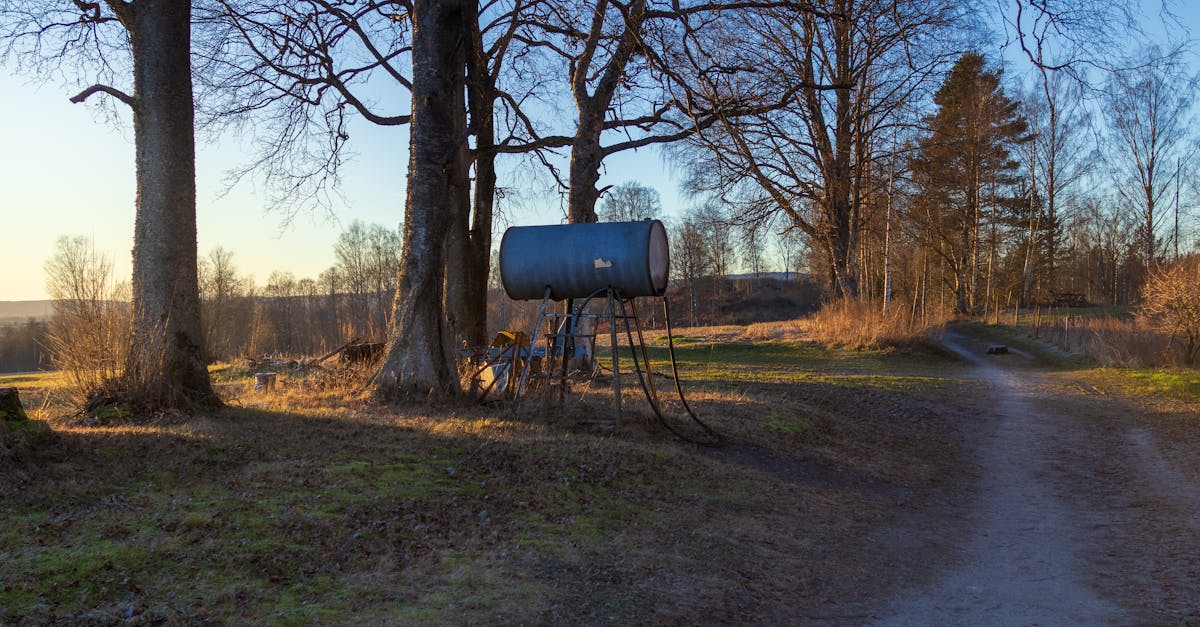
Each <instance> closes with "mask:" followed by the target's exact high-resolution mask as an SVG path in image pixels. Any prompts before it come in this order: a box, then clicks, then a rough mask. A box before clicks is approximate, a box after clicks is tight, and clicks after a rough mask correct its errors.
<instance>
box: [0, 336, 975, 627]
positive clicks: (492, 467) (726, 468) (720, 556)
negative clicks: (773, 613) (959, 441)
mask: <svg viewBox="0 0 1200 627" xmlns="http://www.w3.org/2000/svg"><path fill="white" fill-rule="evenodd" d="M683 344H684V345H683V346H681V347H679V358H680V367H681V377H682V378H683V380H684V382H685V384H686V385H687V387H688V391H689V393H691V394H698V395H700V396H701V397H702V399H703V400H699V401H695V403H694V404H695V407H696V410H697V411H698V412H699V413H700V414H701V415H702V416H704V417H705V418H706V419H707V420H709V421H710V422H711V423H712V424H713V425H714V426H715V427H716V428H717V429H718V430H721V431H722V432H723V433H725V434H727V435H729V436H731V438H732V439H734V440H735V441H736V442H737V446H741V447H746V449H747V450H752V451H764V452H763V453H761V455H765V456H767V458H766V459H765V460H760V461H759V462H756V463H750V462H747V461H745V460H743V459H742V458H740V457H736V456H735V457H733V458H731V459H725V458H720V457H710V454H709V453H708V452H704V451H700V450H698V449H697V448H696V447H694V446H691V445H687V444H683V443H680V442H678V441H676V440H674V439H671V438H670V437H669V436H667V435H665V434H664V433H662V432H661V431H660V430H657V429H652V428H647V427H645V426H643V423H642V422H641V421H640V418H638V417H637V414H638V412H641V413H643V414H644V413H645V410H644V407H642V406H641V405H640V404H638V403H634V402H631V403H630V410H629V411H630V417H629V420H628V425H627V427H626V428H624V429H622V430H620V431H618V432H616V433H611V432H597V431H592V430H588V429H584V428H578V427H576V426H574V425H573V424H571V423H570V422H569V421H564V420H560V419H559V418H558V417H557V416H556V414H555V413H554V411H553V410H551V411H548V412H546V413H544V414H542V415H539V416H537V417H536V418H529V417H525V418H524V419H523V420H514V419H512V418H511V417H510V416H508V415H507V414H506V413H504V410H503V409H500V410H497V409H494V408H493V409H487V408H484V409H480V408H470V407H464V406H452V407H439V406H429V405H418V406H411V407H409V406H405V407H377V406H371V405H363V404H361V402H357V401H346V402H341V403H339V402H338V400H337V399H327V398H312V399H305V398H302V397H292V396H288V395H286V394H283V393H280V394H279V395H277V396H270V395H264V396H259V397H256V401H255V402H256V404H259V407H258V408H255V409H244V408H238V407H231V408H227V409H224V410H222V411H220V412H218V413H217V414H214V415H209V416H200V417H197V418H194V419H193V420H191V421H190V422H187V423H184V424H176V425H166V426H136V425H134V426H125V427H106V428H97V429H86V428H79V427H70V426H67V425H66V423H56V424H55V427H56V432H57V434H58V438H57V442H56V443H55V444H54V445H53V446H49V447H45V450H42V451H41V452H40V454H34V455H32V456H30V457H29V458H28V459H24V460H22V461H21V465H20V468H21V469H22V472H23V473H24V476H25V477H26V478H25V479H23V480H22V482H21V483H20V484H13V483H3V482H0V563H2V564H3V565H4V566H3V568H0V623H9V622H18V623H19V622H33V623H48V622H56V621H60V622H69V623H111V622H116V621H121V620H125V619H126V617H132V618H133V619H135V620H141V621H144V622H167V623H183V622H201V621H214V622H218V623H220V622H234V623H237V622H254V623H269V624H297V623H305V624H309V623H330V622H332V623H345V622H365V623H406V624H407V623H425V624H445V623H448V622H451V623H453V622H499V623H519V622H579V623H594V622H639V621H641V622H682V621H685V620H688V619H689V618H690V619H694V617H695V616H705V617H706V619H711V620H713V621H714V622H722V621H724V622H741V621H744V620H745V619H746V617H747V616H748V614H746V613H745V612H746V611H748V610H746V609H745V608H742V607H740V606H738V605H737V604H735V603H732V602H730V601H729V599H733V598H742V597H743V596H744V595H746V594H747V592H746V591H747V590H749V591H750V594H751V597H752V598H763V599H768V600H769V603H767V604H768V605H770V604H775V606H776V607H784V606H790V605H791V604H795V605H796V606H797V607H799V606H803V605H805V604H811V603H816V602H819V599H820V598H822V596H821V595H825V594H827V593H828V591H829V590H831V589H842V588H837V586H840V585H843V584H844V585H845V588H844V589H845V590H854V589H856V586H858V585H859V583H858V582H857V581H850V580H847V581H845V582H834V581H832V580H830V581H823V582H822V583H821V585H820V586H816V585H811V584H810V583H808V582H810V581H812V580H813V578H820V577H829V576H830V575H829V574H828V573H829V572H830V566H831V565H832V564H835V563H836V564H838V565H839V567H840V566H841V565H844V564H850V565H851V566H850V571H853V569H854V568H856V566H854V565H855V564H858V563H859V562H858V561H861V562H862V563H861V564H860V565H859V566H861V567H862V568H867V566H868V562H869V561H870V560H871V559H873V558H872V557H871V556H863V555H862V554H861V551H860V550H859V549H860V546H861V537H862V534H864V533H866V528H865V527H864V526H863V525H864V524H865V523H863V522H862V521H865V520H883V519H884V518H883V517H885V516H886V515H888V512H889V511H890V510H889V507H888V503H887V502H884V501H880V502H879V503H878V504H871V503H867V504H864V497H863V495H862V494H861V493H859V492H858V490H857V489H855V488H854V487H853V486H850V485H843V484H833V485H826V484H824V483H822V482H821V481H819V480H814V479H810V478H808V477H807V475H802V474H798V475H796V476H795V477H793V478H792V479H789V480H785V479H783V478H781V476H780V475H779V472H780V471H779V468H780V467H782V468H785V469H786V468H789V467H790V466H789V464H791V463H793V462H792V461H790V460H794V459H796V458H803V459H804V460H805V462H804V463H806V464H813V465H816V466H819V467H822V468H837V469H839V473H840V472H842V471H845V472H846V473H851V474H853V475H854V476H861V477H865V478H866V479H867V480H871V481H878V482H888V483H889V485H890V483H893V482H900V483H903V482H905V481H911V482H912V484H913V485H917V486H924V485H929V484H930V482H929V473H931V472H935V470H936V469H935V468H933V467H931V466H929V465H923V464H913V463H912V459H915V458H921V457H924V456H929V457H930V458H933V459H937V460H939V461H938V463H946V464H949V463H952V462H953V460H954V459H955V457H954V455H953V454H952V453H950V452H947V450H946V449H945V445H944V444H943V443H940V442H939V440H938V435H937V434H936V433H935V432H933V431H932V430H931V431H929V432H928V433H921V434H917V435H914V433H913V432H912V429H914V428H915V427H913V426H911V425H905V424H902V423H900V422H898V421H896V420H895V419H894V417H893V415H892V405H893V404H894V402H895V401H899V400H902V399H904V398H907V397H909V396H921V395H922V394H924V393H925V391H926V390H928V389H929V388H931V387H936V386H938V385H948V384H947V383H946V382H945V381H944V380H943V379H942V378H941V377H940V376H939V373H940V372H942V371H944V370H946V369H948V367H949V366H950V365H951V364H952V363H953V362H952V361H950V360H948V359H946V358H945V357H942V356H938V355H928V354H916V353H904V352H900V351H890V352H885V351H875V352H852V351H837V350H831V349H827V348H824V347H821V346H818V345H815V344H808V343H795V342H769V343H762V344H720V343H717V344H708V343H702V342H691V343H683ZM651 352H652V360H653V362H654V367H655V369H656V370H657V371H659V372H666V371H667V354H666V350H665V348H663V347H658V346H656V347H653V348H652V349H651ZM623 363H624V367H628V366H629V365H631V362H630V361H629V356H628V354H626V355H624V360H623ZM53 376H54V375H38V376H37V377H34V378H33V379H32V380H21V381H20V384H21V385H27V386H30V387H29V388H28V389H29V390H30V391H31V393H32V392H36V391H37V390H38V389H39V388H38V387H37V385H38V383H39V381H40V382H41V384H42V385H45V386H49V385H54V379H53ZM222 376H223V375H222ZM235 383H236V382H234V383H231V384H229V385H234V384H235ZM4 384H5V383H4V380H3V379H0V385H4ZM236 384H239V385H240V383H236ZM662 387H663V388H664V389H665V386H662ZM847 390H852V392H847ZM598 396H603V391H601V393H598ZM867 401H871V402H867ZM586 402H587V401H585V403H586ZM856 403H857V404H856ZM602 406H603V405H602ZM673 418H675V419H679V418H680V416H673ZM34 424H42V423H36V422H35V423H34ZM921 428H925V427H921ZM930 429H932V427H930ZM918 435H919V436H920V437H918ZM925 448H929V449H930V451H936V453H935V454H934V453H931V452H930V451H925V450H924V449H925ZM34 450H35V452H36V450H37V449H36V447H35V449H34ZM756 454H759V453H756ZM881 498H882V497H881ZM873 517H874V518H873ZM795 520H803V521H804V526H803V534H796V533H792V532H788V533H785V534H780V533H779V528H780V526H781V525H791V524H793V523H794V521H795ZM847 521H854V525H855V527H854V528H853V529H848V527H847ZM813 544H815V545H818V546H821V547H822V552H821V553H820V554H813V553H812V552H811V551H809V550H808V549H807V548H806V547H809V546H810V545H813ZM856 560H858V561H856ZM743 573H755V577H753V578H751V579H747V578H746V577H744V576H743ZM683 582H686V584H685V583H683Z"/></svg>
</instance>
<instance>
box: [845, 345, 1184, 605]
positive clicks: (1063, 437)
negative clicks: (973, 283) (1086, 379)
mask: <svg viewBox="0 0 1200 627" xmlns="http://www.w3.org/2000/svg"><path fill="white" fill-rule="evenodd" d="M946 345H947V347H948V348H950V349H951V350H953V351H954V352H956V353H958V354H960V355H961V356H962V357H963V358H964V359H965V360H967V361H968V362H969V363H970V364H971V371H970V372H969V373H967V376H968V377H971V378H974V379H975V380H976V381H978V383H979V384H980V385H979V389H980V390H981V391H982V390H986V391H985V392H982V394H983V396H984V397H985V398H983V399H977V400H976V404H977V406H978V407H979V408H980V411H979V413H978V424H977V425H971V426H970V427H969V428H971V429H974V430H977V435H976V437H974V438H973V439H974V440H975V441H974V442H973V445H972V450H974V457H975V462H976V464H977V465H978V473H979V477H980V479H979V482H978V484H977V487H976V490H975V493H974V494H973V495H972V497H971V500H970V505H969V506H968V508H967V514H966V516H965V517H964V519H962V520H951V521H947V520H943V521H938V524H935V525H934V526H932V527H931V528H929V529H924V530H917V531H916V533H926V534H941V535H943V536H944V537H946V538H947V539H948V541H949V545H950V546H949V548H948V550H946V551H944V554H945V555H946V556H947V557H945V558H944V560H943V562H944V563H942V564H939V569H940V574H939V575H938V576H937V577H935V578H934V579H933V580H932V581H931V582H930V583H928V584H926V585H919V586H915V587H912V588H909V589H906V590H903V591H901V592H900V593H899V594H897V595H895V596H894V597H893V598H890V599H887V600H885V601H883V602H881V603H880V604H879V605H877V606H876V607H875V608H874V609H873V610H872V611H870V612H869V615H870V616H871V619H870V622H874V623H877V624H905V625H928V624H973V625H978V624H1003V625H1032V624H1050V625H1063V624H1114V623H1130V622H1139V623H1140V622H1144V621H1152V622H1153V621H1159V620H1171V621H1177V620H1183V621H1185V622H1186V621H1187V620H1188V619H1189V618H1191V619H1192V620H1194V619H1195V617H1196V614H1195V613H1194V612H1195V611H1196V610H1195V605H1196V604H1200V596H1191V598H1190V599H1188V598H1187V596H1188V595H1194V593H1195V590H1194V589H1195V588H1196V585H1197V584H1196V583H1195V582H1194V581H1193V580H1191V579H1189V576H1190V577H1192V578H1193V579H1194V575H1195V574H1196V573H1197V572H1200V570H1197V566H1198V564H1197V558H1196V557H1195V556H1196V554H1197V551H1196V548H1197V547H1200V542H1198V540H1200V538H1197V537H1196V528H1197V526H1200V524H1198V523H1196V521H1197V520H1200V516H1198V515H1200V498H1197V497H1200V490H1198V489H1197V482H1196V480H1195V477H1194V476H1191V475H1188V474H1186V473H1183V472H1181V471H1180V470H1179V469H1178V468H1176V467H1174V466H1173V465H1172V464H1171V463H1170V462H1169V461H1168V460H1166V459H1164V457H1163V455H1162V454H1161V452H1160V451H1159V450H1158V449H1159V444H1158V443H1157V442H1156V441H1155V439H1154V437H1152V436H1151V434H1150V433H1149V432H1148V431H1146V429H1145V428H1143V427H1141V426H1139V425H1138V424H1137V422H1136V421H1135V420H1133V419H1131V418H1130V413H1129V411H1128V407H1124V406H1122V405H1121V404H1120V403H1119V402H1117V401H1115V400H1113V399H1099V400H1100V401H1103V402H1098V401H1096V400H1093V399H1089V398H1087V397H1085V396H1082V395H1079V394H1075V395H1070V394H1067V395H1064V394H1063V393H1062V389H1061V384H1060V383H1058V382H1056V381H1054V380H1052V378H1051V375H1049V374H1048V373H1045V372H1041V371H1036V370H1033V369H1030V368H1024V367H1021V366H1020V365H1019V363H1018V362H1021V361H1022V358H1021V357H1020V356H1016V355H1009V356H1005V357H988V356H985V355H984V354H983V350H982V349H983V345H982V344H980V343H978V342H976V341H974V340H971V339H970V338H966V337H964V336H962V335H958V334H954V333H951V334H948V335H947V338H946ZM1168 501H1169V503H1168ZM1189 533H1190V536H1189ZM1163 538H1172V539H1173V540H1172V541H1171V542H1169V543H1167V544H1166V545H1164V546H1159V544H1164V543H1163V542H1162V539H1163ZM1156 542H1157V543H1158V544H1156ZM914 559H920V556H914Z"/></svg>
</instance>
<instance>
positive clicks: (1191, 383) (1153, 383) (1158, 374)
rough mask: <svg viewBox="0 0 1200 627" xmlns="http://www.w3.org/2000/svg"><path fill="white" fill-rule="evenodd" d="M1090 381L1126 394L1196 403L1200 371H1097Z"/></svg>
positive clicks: (1116, 369)
mask: <svg viewBox="0 0 1200 627" xmlns="http://www.w3.org/2000/svg"><path fill="white" fill-rule="evenodd" d="M1087 375H1088V377H1089V378H1090V379H1092V380H1095V381H1097V382H1100V383H1102V384H1107V385H1115V386H1117V387H1119V388H1121V390H1122V391H1123V392H1124V393H1126V394H1131V395H1134V396H1145V397H1162V398H1172V399H1176V400H1182V401H1188V402H1193V403H1195V402H1200V371H1197V370H1183V369H1177V368H1172V369H1153V368H1098V369H1095V370H1094V371H1091V372H1089V373H1087Z"/></svg>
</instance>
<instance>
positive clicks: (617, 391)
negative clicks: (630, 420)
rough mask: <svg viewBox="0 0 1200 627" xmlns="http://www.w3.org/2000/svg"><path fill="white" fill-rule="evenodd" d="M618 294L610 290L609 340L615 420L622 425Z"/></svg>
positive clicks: (617, 424)
mask: <svg viewBox="0 0 1200 627" xmlns="http://www.w3.org/2000/svg"><path fill="white" fill-rule="evenodd" d="M616 299H617V296H616V294H613V291H612V290H611V289H610V290H608V314H609V325H608V328H609V342H610V346H611V350H612V372H613V380H612V388H613V422H614V423H615V426H617V427H619V426H621V361H620V357H619V356H618V353H619V352H620V351H618V350H617V300H616Z"/></svg>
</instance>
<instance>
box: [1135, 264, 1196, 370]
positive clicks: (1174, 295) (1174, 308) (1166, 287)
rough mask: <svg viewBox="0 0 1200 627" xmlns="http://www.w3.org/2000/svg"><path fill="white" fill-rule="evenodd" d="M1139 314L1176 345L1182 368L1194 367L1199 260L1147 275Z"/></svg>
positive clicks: (1171, 266) (1170, 266) (1174, 265)
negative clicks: (1152, 322)
mask: <svg viewBox="0 0 1200 627" xmlns="http://www.w3.org/2000/svg"><path fill="white" fill-rule="evenodd" d="M1141 310H1142V312H1143V313H1144V314H1145V315H1147V316H1149V317H1150V318H1151V319H1152V320H1153V321H1154V322H1155V323H1156V324H1158V325H1160V326H1161V327H1162V328H1163V330H1165V331H1166V332H1168V333H1170V334H1171V341H1172V343H1178V344H1179V347H1180V352H1181V353H1182V355H1183V363H1184V365H1187V366H1192V365H1194V364H1195V363H1196V359H1197V358H1200V256H1198V255H1190V256H1188V257H1186V258H1184V259H1182V260H1179V261H1177V262H1175V263H1173V264H1171V265H1169V266H1167V267H1164V268H1161V269H1158V270H1156V271H1154V272H1151V274H1150V277H1149V279H1148V280H1147V281H1146V285H1145V286H1144V287H1143V288H1142V308H1141Z"/></svg>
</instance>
